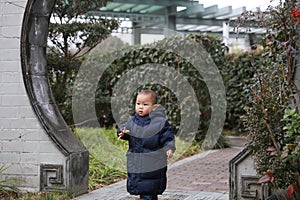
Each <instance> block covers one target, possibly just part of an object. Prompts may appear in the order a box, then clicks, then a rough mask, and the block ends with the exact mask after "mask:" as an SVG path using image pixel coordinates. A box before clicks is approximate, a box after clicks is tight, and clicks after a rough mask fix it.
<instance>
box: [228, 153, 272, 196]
mask: <svg viewBox="0 0 300 200" xmlns="http://www.w3.org/2000/svg"><path fill="white" fill-rule="evenodd" d="M229 173H230V178H229V183H230V193H229V199H230V200H254V199H255V200H266V199H267V197H268V196H269V189H268V187H267V186H265V185H261V184H258V183H257V181H258V179H259V177H258V175H257V173H256V170H255V164H254V160H253V158H252V157H251V154H250V152H249V150H248V149H246V148H245V149H244V150H243V151H241V152H240V153H239V154H238V155H236V156H235V157H234V158H233V159H232V160H231V161H230V163H229Z"/></svg>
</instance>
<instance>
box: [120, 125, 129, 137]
mask: <svg viewBox="0 0 300 200" xmlns="http://www.w3.org/2000/svg"><path fill="white" fill-rule="evenodd" d="M126 133H129V130H127V129H126V127H124V128H123V129H121V131H120V133H119V134H118V135H119V137H118V140H119V139H121V137H123V136H124V135H125V134H126Z"/></svg>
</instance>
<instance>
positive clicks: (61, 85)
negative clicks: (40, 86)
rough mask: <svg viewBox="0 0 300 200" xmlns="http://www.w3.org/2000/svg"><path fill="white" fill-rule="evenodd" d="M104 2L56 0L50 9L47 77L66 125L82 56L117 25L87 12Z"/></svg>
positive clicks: (103, 0)
mask: <svg viewBox="0 0 300 200" xmlns="http://www.w3.org/2000/svg"><path fill="white" fill-rule="evenodd" d="M106 3H107V1H106V0H96V1H91V0H85V1H81V0H68V1H65V0H57V1H56V4H55V6H54V8H53V11H52V17H51V20H50V25H49V36H48V41H49V42H48V50H47V65H48V76H49V81H50V85H51V86H52V92H53V95H54V97H55V101H56V103H57V106H58V108H59V109H60V111H61V113H62V115H63V116H64V118H65V120H66V122H67V123H68V124H72V123H73V119H72V113H71V98H72V96H71V95H72V90H71V88H72V85H73V81H74V78H75V76H76V73H77V71H78V69H79V67H80V66H81V63H82V56H83V55H85V54H86V53H87V52H89V51H90V50H91V49H92V48H93V47H95V46H96V45H97V44H99V43H101V42H102V41H103V40H104V39H105V38H107V37H108V36H109V35H110V34H111V32H112V30H114V29H116V28H117V27H118V23H117V21H115V20H108V19H103V18H100V17H98V16H93V15H91V14H90V11H93V10H97V9H99V8H101V7H102V6H104V5H106Z"/></svg>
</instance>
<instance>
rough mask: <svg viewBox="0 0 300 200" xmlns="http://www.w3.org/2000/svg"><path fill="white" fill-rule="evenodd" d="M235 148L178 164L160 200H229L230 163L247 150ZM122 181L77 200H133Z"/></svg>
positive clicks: (238, 142) (239, 144) (237, 143)
mask: <svg viewBox="0 0 300 200" xmlns="http://www.w3.org/2000/svg"><path fill="white" fill-rule="evenodd" d="M230 140H231V143H232V144H233V146H232V147H231V148H225V149H220V150H211V151H206V152H204V153H200V154H198V155H195V156H192V157H189V158H186V159H183V160H181V161H178V162H176V163H174V164H172V165H171V166H169V170H168V186H167V190H166V191H165V192H164V194H163V195H161V196H159V199H160V200H228V199H229V161H230V160H231V159H232V158H233V157H234V156H235V155H237V154H238V153H239V152H240V151H241V150H242V149H243V147H244V144H245V141H244V140H243V139H242V138H236V137H230ZM135 198H137V196H131V195H129V194H128V193H127V192H126V182H125V181H121V182H118V183H115V184H112V185H109V186H106V187H104V188H100V189H98V190H95V191H92V192H90V193H88V194H84V195H81V196H79V197H76V198H75V199H74V200H134V199H135Z"/></svg>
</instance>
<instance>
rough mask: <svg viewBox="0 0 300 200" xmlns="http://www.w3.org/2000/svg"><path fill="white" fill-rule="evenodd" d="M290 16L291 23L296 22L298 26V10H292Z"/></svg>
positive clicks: (299, 12) (299, 14)
mask: <svg viewBox="0 0 300 200" xmlns="http://www.w3.org/2000/svg"><path fill="white" fill-rule="evenodd" d="M290 15H291V17H292V20H293V21H297V23H298V24H300V18H299V16H300V11H299V9H298V8H293V9H292V10H291V11H290Z"/></svg>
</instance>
